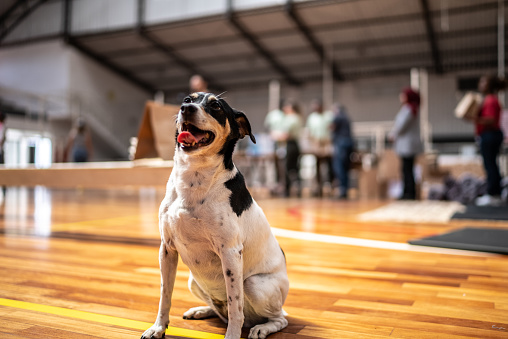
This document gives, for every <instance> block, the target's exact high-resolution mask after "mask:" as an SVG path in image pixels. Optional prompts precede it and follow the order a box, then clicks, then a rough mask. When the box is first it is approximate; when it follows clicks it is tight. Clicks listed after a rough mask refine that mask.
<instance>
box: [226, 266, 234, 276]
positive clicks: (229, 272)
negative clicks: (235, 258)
mask: <svg viewBox="0 0 508 339" xmlns="http://www.w3.org/2000/svg"><path fill="white" fill-rule="evenodd" d="M226 275H227V276H228V277H230V276H232V275H233V273H231V270H230V269H229V268H228V270H227V271H226Z"/></svg>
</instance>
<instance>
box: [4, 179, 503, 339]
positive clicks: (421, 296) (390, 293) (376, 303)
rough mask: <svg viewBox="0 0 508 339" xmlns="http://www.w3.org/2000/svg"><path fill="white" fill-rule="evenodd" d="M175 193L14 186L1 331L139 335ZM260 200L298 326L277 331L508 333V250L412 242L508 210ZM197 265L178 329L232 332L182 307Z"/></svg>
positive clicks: (182, 280) (14, 334)
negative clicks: (417, 214)
mask: <svg viewBox="0 0 508 339" xmlns="http://www.w3.org/2000/svg"><path fill="white" fill-rule="evenodd" d="M163 195H164V191H163V190H159V189H153V188H143V189H128V188H127V189H117V190H74V189H67V190H61V189H59V190H55V189H53V190H52V189H48V188H45V187H36V188H15V187H8V188H7V189H6V191H5V195H4V196H3V197H2V200H1V202H0V232H1V233H0V272H1V274H0V337H2V338H4V337H5V338H33V337H34V336H35V337H41V338H60V337H62V336H67V337H69V336H70V337H73V338H81V337H83V338H84V337H86V338H106V337H108V338H116V337H118V338H120V337H121V338H135V337H136V338H139V336H140V335H141V333H142V327H143V326H146V324H149V323H151V322H153V321H154V319H155V315H156V312H157V307H158V294H159V281H160V280H159V273H158V261H157V257H158V244H159V234H158V221H157V212H158V207H159V203H160V201H161V200H162V197H163ZM258 203H259V205H260V206H261V207H262V208H263V209H264V211H265V213H266V215H267V217H268V219H269V221H270V223H271V225H272V226H273V227H274V228H276V230H274V232H275V233H276V234H278V236H277V237H278V240H279V242H280V245H281V247H282V248H283V249H284V251H285V253H286V257H287V264H288V274H289V277H290V282H291V290H290V294H289V296H288V299H287V301H286V304H285V307H284V309H285V310H286V311H287V312H288V313H289V317H288V319H289V324H290V325H289V326H288V328H286V329H285V330H284V331H283V332H282V333H277V334H274V335H272V336H270V338H275V339H276V338H302V339H306V338H374V337H375V338H378V337H395V338H409V337H411V338H427V337H438V338H445V337H446V338H459V337H460V338H464V337H481V338H503V337H506V336H508V330H507V329H508V321H507V319H508V257H506V256H501V255H492V254H483V253H469V252H459V251H456V252H453V251H452V252H446V251H441V252H440V251H438V252H436V253H425V252H422V251H418V250H413V249H411V248H410V247H405V246H406V245H405V243H406V242H407V241H408V240H409V239H413V238H418V237H423V236H427V235H432V234H438V233H442V232H444V231H448V230H451V229H456V228H460V227H463V226H465V225H469V226H475V227H491V228H492V227H495V228H508V222H481V223H480V222H477V221H476V222H475V221H470V220H453V221H447V222H427V221H425V220H421V221H383V220H381V219H375V218H374V219H370V220H361V219H360V218H359V215H361V214H362V213H365V212H368V211H372V210H375V209H376V208H379V207H382V206H385V205H387V204H388V203H389V202H383V201H359V200H357V201H332V200H327V199H305V200H300V199H289V200H286V199H262V200H258ZM302 235H303V236H302ZM326 239H346V240H348V239H349V240H350V239H354V240H357V242H355V241H352V242H349V243H348V242H334V241H325V240H326ZM366 240H368V241H374V242H372V243H371V244H374V243H375V244H380V243H383V244H388V245H387V246H388V247H383V248H381V247H376V246H370V245H369V242H368V241H366ZM390 244H392V245H390ZM188 276H189V273H188V270H187V268H186V267H185V265H183V264H182V263H180V265H179V267H178V272H177V280H176V284H175V291H174V295H173V307H172V310H171V316H170V318H171V326H172V329H174V330H175V331H176V332H171V335H173V336H176V337H199V336H203V337H210V333H212V334H213V333H215V334H224V332H225V325H224V324H222V323H221V322H220V321H219V320H218V319H209V320H201V321H189V320H183V319H182V318H181V314H182V313H183V312H184V311H185V310H186V309H187V308H189V307H194V306H198V305H201V303H200V302H199V301H198V300H196V299H195V298H194V297H193V296H192V295H191V294H190V292H189V291H188V290H187V279H188ZM19 301H21V302H25V303H19ZM52 310H58V312H56V311H55V312H56V313H55V312H52ZM61 310H63V311H61ZM65 310H69V312H67V313H66V311H65ZM71 310H72V311H76V312H74V313H73V312H71ZM62 312H63V313H62ZM80 312H81V313H80ZM73 315H78V316H73ZM105 316H106V317H105ZM107 316H109V318H108V317H107ZM101 319H102V320H104V319H110V320H108V321H109V322H108V321H102V320H101ZM187 330H194V331H195V332H186V331H187ZM247 334H248V332H247V331H244V333H243V335H244V336H246V335H247ZM168 335H169V332H168Z"/></svg>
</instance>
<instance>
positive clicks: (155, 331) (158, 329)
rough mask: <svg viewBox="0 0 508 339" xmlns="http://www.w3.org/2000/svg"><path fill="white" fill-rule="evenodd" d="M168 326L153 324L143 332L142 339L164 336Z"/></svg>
mask: <svg viewBox="0 0 508 339" xmlns="http://www.w3.org/2000/svg"><path fill="white" fill-rule="evenodd" d="M166 327H167V326H160V325H156V324H153V325H152V327H150V328H149V329H148V330H146V331H145V333H143V335H142V336H141V339H155V338H158V339H159V338H164V337H165V336H166Z"/></svg>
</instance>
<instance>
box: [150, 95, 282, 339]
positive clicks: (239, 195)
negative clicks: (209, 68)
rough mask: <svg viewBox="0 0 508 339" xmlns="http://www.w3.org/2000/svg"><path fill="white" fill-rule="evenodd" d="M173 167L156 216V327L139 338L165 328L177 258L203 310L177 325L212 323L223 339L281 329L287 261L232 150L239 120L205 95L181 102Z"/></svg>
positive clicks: (246, 126)
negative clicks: (221, 328)
mask: <svg viewBox="0 0 508 339" xmlns="http://www.w3.org/2000/svg"><path fill="white" fill-rule="evenodd" d="M176 127H177V132H176V135H177V137H176V138H177V145H176V150H175V157H174V168H173V171H172V172H171V175H170V177H169V181H168V183H167V188H166V195H165V197H164V200H163V201H162V203H161V206H160V209H159V230H160V234H161V238H162V242H161V247H160V251H159V263H160V269H161V280H162V284H161V298H160V303H159V313H158V315H157V320H156V321H155V324H154V325H153V326H152V327H150V328H149V329H148V330H146V331H145V333H144V334H143V336H142V337H141V338H143V339H147V338H161V337H163V336H164V334H165V329H166V328H167V326H168V324H169V309H170V307H171V295H172V293H173V286H174V282H175V276H176V267H177V264H178V255H180V256H181V257H182V261H183V262H184V263H185V264H186V265H187V266H188V267H189V269H190V271H191V275H190V278H189V289H190V290H191V292H192V293H193V294H194V295H195V296H196V297H198V298H199V299H201V300H202V301H203V302H205V303H206V304H207V305H208V306H202V307H196V308H192V309H190V310H188V311H187V312H185V313H184V315H183V317H184V319H204V318H207V317H212V316H218V317H219V318H221V319H222V320H223V321H224V322H226V323H227V324H228V327H227V331H226V336H225V338H226V339H233V338H235V339H237V338H240V335H241V330H242V327H243V326H246V327H252V328H251V330H250V334H249V338H265V337H266V336H267V335H269V334H270V333H274V332H277V331H280V330H281V329H283V328H285V327H286V326H287V324H288V322H287V320H286V318H285V317H284V316H285V313H284V311H283V310H282V305H283V304H284V301H285V300H286V296H287V293H288V289H289V281H288V278H287V273H286V261H285V257H284V253H283V252H282V250H281V248H280V247H279V244H278V243H277V240H276V239H275V237H274V236H273V234H272V232H271V230H270V226H269V225H268V221H267V220H266V217H265V215H264V213H263V211H262V210H261V208H260V207H259V206H258V205H257V204H256V202H255V201H254V200H253V199H252V197H251V195H250V193H249V191H248V190H247V188H246V186H245V181H244V178H243V176H242V174H241V173H240V172H239V171H238V169H237V168H236V167H235V165H234V164H233V159H232V157H233V151H234V148H235V145H236V143H237V141H238V140H239V139H242V138H244V137H245V136H246V135H248V136H250V139H251V140H252V141H253V142H256V140H255V138H254V135H253V134H252V132H251V127H250V123H249V121H248V120H247V117H246V116H245V114H244V113H242V112H239V111H237V110H235V109H233V108H231V107H230V106H229V105H228V104H227V103H226V101H224V99H222V98H219V97H218V96H215V95H213V94H211V93H202V92H199V93H193V94H191V95H190V96H188V97H186V98H185V99H184V101H183V104H182V106H181V109H180V112H179V113H178V117H177V121H176Z"/></svg>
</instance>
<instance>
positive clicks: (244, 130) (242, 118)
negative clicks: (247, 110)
mask: <svg viewBox="0 0 508 339" xmlns="http://www.w3.org/2000/svg"><path fill="white" fill-rule="evenodd" d="M234 112H235V120H236V123H237V124H238V130H239V131H240V139H243V138H244V137H245V136H246V135H248V136H249V137H250V140H252V142H253V143H256V138H254V134H252V130H251V128H250V123H249V119H247V116H246V115H245V114H244V113H243V112H240V111H237V110H234Z"/></svg>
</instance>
